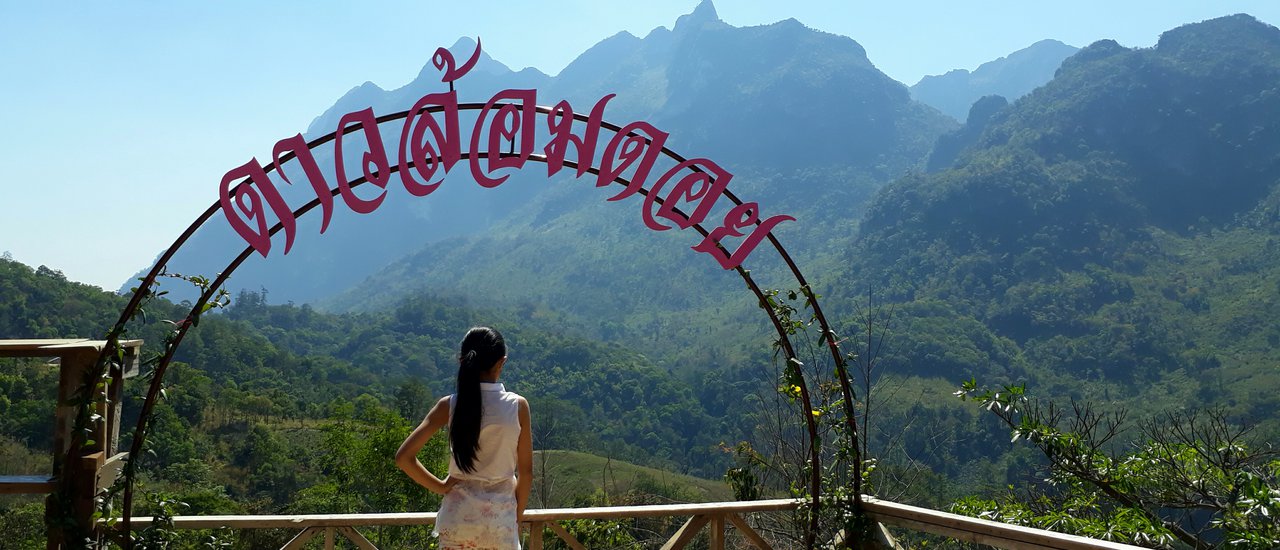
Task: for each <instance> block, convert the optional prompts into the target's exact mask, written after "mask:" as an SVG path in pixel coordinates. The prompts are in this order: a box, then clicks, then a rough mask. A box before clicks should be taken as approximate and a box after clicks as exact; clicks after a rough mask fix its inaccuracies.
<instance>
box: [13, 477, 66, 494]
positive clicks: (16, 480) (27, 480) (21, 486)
mask: <svg viewBox="0 0 1280 550" xmlns="http://www.w3.org/2000/svg"><path fill="white" fill-rule="evenodd" d="M56 487H57V478H53V477H50V476H0V495H45V494H49V493H52V492H53V490H54V489H55V488H56Z"/></svg>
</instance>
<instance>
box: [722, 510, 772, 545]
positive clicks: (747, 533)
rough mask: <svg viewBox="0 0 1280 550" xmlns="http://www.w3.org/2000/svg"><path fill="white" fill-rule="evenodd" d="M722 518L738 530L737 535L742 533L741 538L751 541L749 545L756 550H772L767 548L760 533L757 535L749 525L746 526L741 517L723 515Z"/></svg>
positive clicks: (766, 543)
mask: <svg viewBox="0 0 1280 550" xmlns="http://www.w3.org/2000/svg"><path fill="white" fill-rule="evenodd" d="M724 516H725V517H726V518H728V519H729V523H732V524H733V526H734V527H736V528H737V529H738V532H739V533H742V536H744V537H747V540H749V541H751V544H754V545H756V548H759V549H760V550H773V547H772V546H769V543H768V542H767V541H765V540H764V537H762V536H760V533H757V532H756V530H755V529H752V528H751V526H750V525H747V522H746V521H745V520H743V519H742V516H739V515H738V514H725V515H724Z"/></svg>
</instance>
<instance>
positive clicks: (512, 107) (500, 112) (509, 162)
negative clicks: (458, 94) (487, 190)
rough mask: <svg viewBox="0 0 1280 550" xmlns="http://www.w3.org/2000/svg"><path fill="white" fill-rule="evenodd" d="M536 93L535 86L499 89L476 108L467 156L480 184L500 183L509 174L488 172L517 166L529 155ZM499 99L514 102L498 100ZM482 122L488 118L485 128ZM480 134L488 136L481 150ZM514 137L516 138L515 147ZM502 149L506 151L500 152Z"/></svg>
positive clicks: (473, 175) (532, 137) (490, 185)
mask: <svg viewBox="0 0 1280 550" xmlns="http://www.w3.org/2000/svg"><path fill="white" fill-rule="evenodd" d="M537 97H538V91H537V90H503V91H501V92H498V93H496V94H494V96H493V98H492V99H490V100H489V102H488V103H486V104H485V106H484V109H482V110H481V111H480V117H479V118H477V119H476V126H475V129H474V130H472V132H471V152H470V154H469V155H468V157H469V160H470V161H471V175H472V177H474V178H475V180H476V183H478V184H480V186H481V187H497V186H499V185H502V182H504V181H507V178H508V177H510V176H509V175H503V176H498V177H496V178H493V177H489V174H490V173H492V172H493V171H494V170H499V169H502V168H521V167H523V166H524V163H525V161H527V160H529V155H530V154H532V153H533V143H534V128H533V126H534V124H535V120H536V119H535V115H536V114H537V111H536V108H537V102H538V100H537ZM503 100H512V101H516V102H518V103H502V101H503ZM495 107H496V108H497V114H494V115H493V118H492V120H490V118H489V115H490V113H493V112H494V108H495ZM485 122H489V124H488V131H487V132H486V131H485ZM482 137H487V138H488V139H487V140H486V141H485V144H486V146H487V149H486V150H484V151H481V150H480V139H481V138H482ZM517 137H519V138H520V145H519V148H518V149H517V147H516V138H517ZM503 150H507V151H508V152H507V153H506V154H503ZM482 156H483V157H484V160H485V161H486V162H485V164H484V166H482V165H481V157H482Z"/></svg>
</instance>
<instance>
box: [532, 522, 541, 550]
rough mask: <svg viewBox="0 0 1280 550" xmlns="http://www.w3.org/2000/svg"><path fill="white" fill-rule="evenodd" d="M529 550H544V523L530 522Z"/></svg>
mask: <svg viewBox="0 0 1280 550" xmlns="http://www.w3.org/2000/svg"><path fill="white" fill-rule="evenodd" d="M529 550H542V522H541V521H531V522H529Z"/></svg>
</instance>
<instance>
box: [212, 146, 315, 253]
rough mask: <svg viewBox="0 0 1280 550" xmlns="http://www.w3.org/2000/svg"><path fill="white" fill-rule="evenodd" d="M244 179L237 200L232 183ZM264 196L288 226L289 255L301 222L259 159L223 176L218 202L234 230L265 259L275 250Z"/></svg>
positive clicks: (238, 188)
mask: <svg viewBox="0 0 1280 550" xmlns="http://www.w3.org/2000/svg"><path fill="white" fill-rule="evenodd" d="M241 178H244V179H245V181H244V182H242V183H241V184H240V185H237V186H236V188H235V190H234V191H235V198H234V200H233V199H232V196H231V192H232V189H231V183H232V182H234V181H236V180H238V179H241ZM264 197H265V198H266V201H267V205H270V206H271V211H272V212H274V213H275V215H276V218H277V219H279V220H280V223H281V224H282V225H283V226H284V236H285V241H284V253H285V254H288V253H289V249H290V248H292V247H293V230H294V227H295V226H296V225H297V220H295V219H294V217H293V211H292V210H289V205H288V204H285V202H284V197H281V196H280V190H278V189H276V186H275V184H274V183H271V179H270V178H268V177H267V173H266V171H264V170H263V169H262V165H261V164H259V163H258V159H256V158H254V159H252V160H250V161H249V162H246V163H244V164H243V165H241V166H238V167H236V168H232V169H231V170H229V171H227V173H226V175H224V176H222V185H220V186H219V188H218V201H219V202H221V203H222V213H223V214H224V215H225V216H226V217H227V221H229V222H231V228H232V229H235V230H236V233H239V234H240V237H242V238H243V239H244V240H245V241H246V242H248V243H249V245H250V246H252V247H253V249H254V250H256V251H258V254H262V257H264V258H265V257H266V256H267V253H268V252H270V251H271V234H270V233H268V230H267V212H266V209H265V206H266V205H264V204H262V200H263V198H264ZM241 214H244V218H247V219H248V220H249V221H250V222H257V223H256V225H257V227H256V228H253V227H250V226H249V223H248V222H246V221H245V219H244V218H242V217H241Z"/></svg>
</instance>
